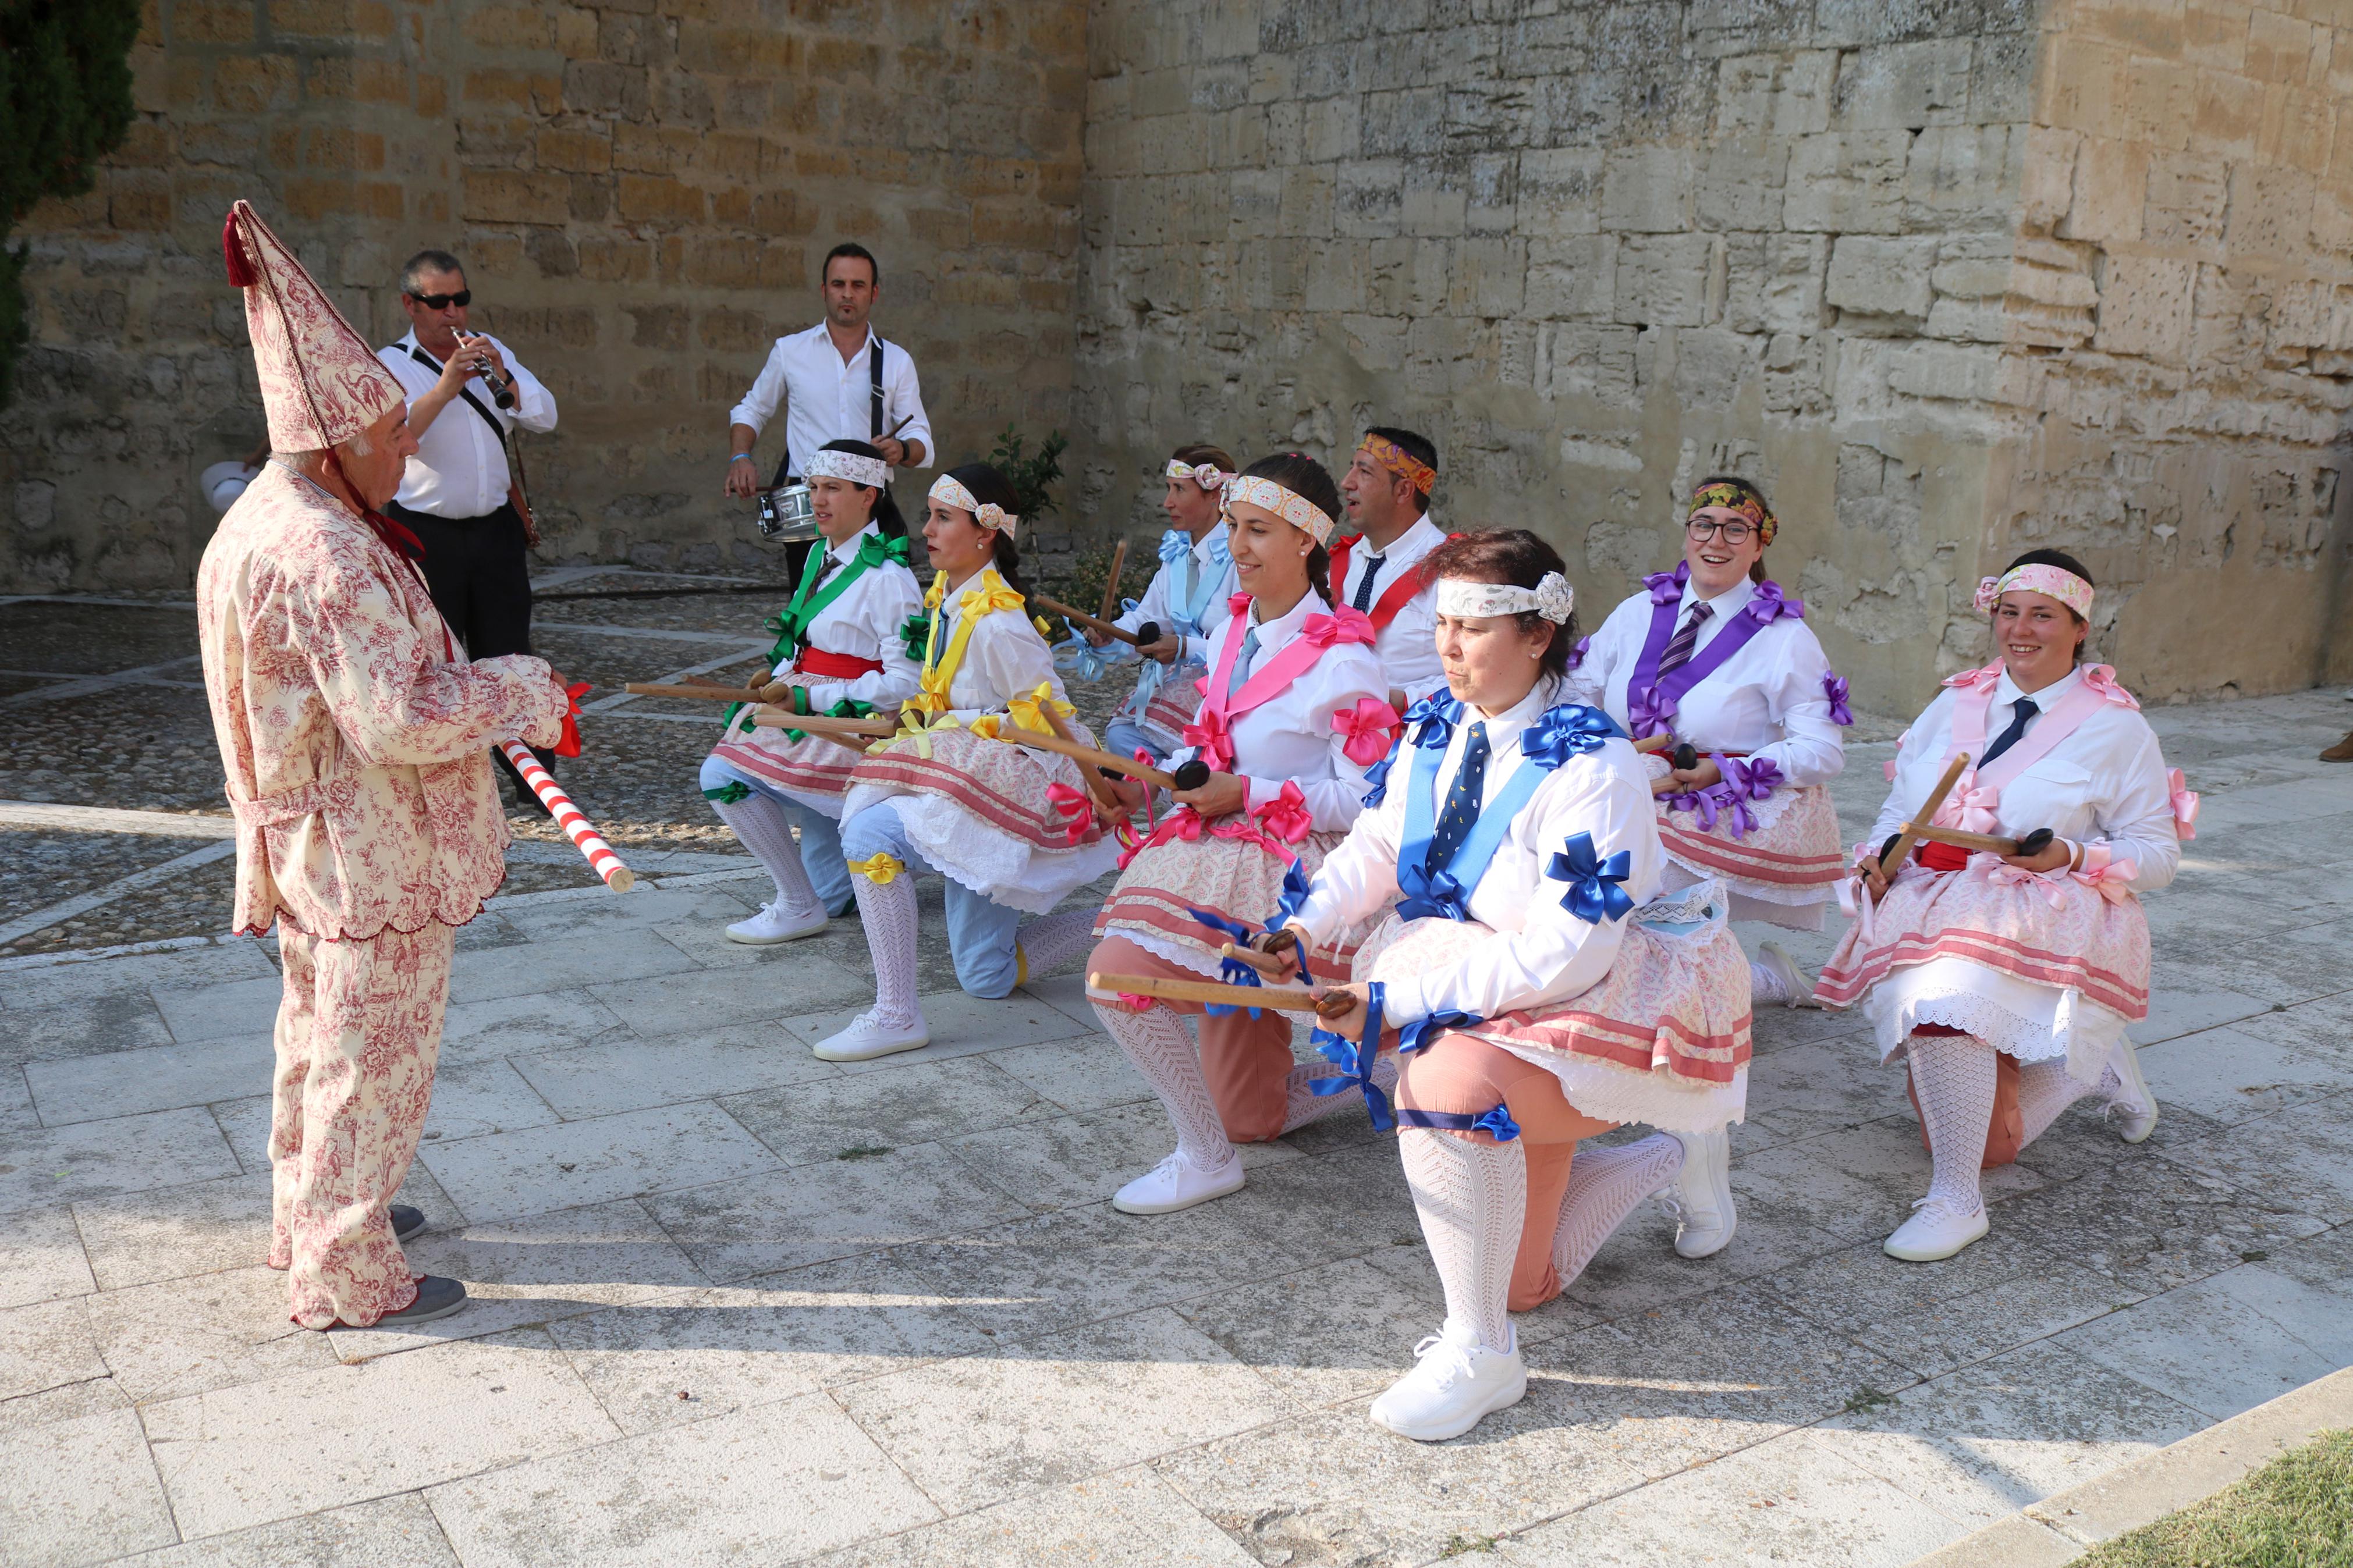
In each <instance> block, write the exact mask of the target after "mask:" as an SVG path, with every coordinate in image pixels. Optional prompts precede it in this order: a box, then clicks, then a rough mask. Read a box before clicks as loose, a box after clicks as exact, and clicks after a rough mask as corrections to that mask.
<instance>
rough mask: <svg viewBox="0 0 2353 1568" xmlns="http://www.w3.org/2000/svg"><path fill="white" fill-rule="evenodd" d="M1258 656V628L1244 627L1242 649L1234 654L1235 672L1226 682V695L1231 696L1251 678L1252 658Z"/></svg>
mask: <svg viewBox="0 0 2353 1568" xmlns="http://www.w3.org/2000/svg"><path fill="white" fill-rule="evenodd" d="M1257 657H1258V628H1257V627H1256V626H1244V627H1243V628H1242V646H1241V650H1240V652H1238V653H1236V654H1235V655H1234V673H1233V675H1232V677H1231V678H1230V679H1228V680H1227V682H1226V695H1227V696H1229V697H1231V696H1232V695H1233V694H1234V693H1235V692H1237V691H1240V689H1242V682H1244V681H1246V680H1248V679H1250V660H1251V659H1253V658H1257Z"/></svg>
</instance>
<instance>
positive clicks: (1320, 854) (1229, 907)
mask: <svg viewBox="0 0 2353 1568" xmlns="http://www.w3.org/2000/svg"><path fill="white" fill-rule="evenodd" d="M1220 820H1227V819H1223V818H1221V819H1220ZM1345 837H1347V835H1346V834H1345V833H1311V834H1309V835H1308V836H1307V837H1305V838H1303V839H1302V840H1300V841H1299V842H1298V843H1296V844H1294V845H1292V846H1291V849H1292V852H1293V854H1295V855H1297V856H1298V857H1299V864H1300V868H1301V869H1302V870H1303V872H1304V873H1305V874H1306V875H1307V876H1308V877H1309V878H1311V879H1312V878H1313V877H1314V875H1315V872H1316V870H1317V869H1318V868H1320V867H1322V866H1323V864H1324V856H1326V855H1328V854H1330V853H1331V852H1332V851H1333V850H1334V849H1335V848H1336V847H1338V846H1339V843H1340V840H1342V839H1343V838H1345ZM1285 869H1286V868H1285V867H1284V864H1283V862H1282V858H1281V857H1279V856H1277V855H1274V854H1272V853H1271V852H1269V851H1268V850H1267V848H1266V847H1265V846H1263V845H1261V844H1258V843H1254V842H1252V841H1251V840H1250V839H1247V838H1220V837H1218V836H1217V834H1216V832H1215V825H1214V824H1211V825H1208V826H1204V827H1203V828H1202V830H1201V837H1198V838H1193V839H1186V838H1177V839H1171V840H1170V841H1169V842H1167V843H1166V844H1154V845H1148V846H1146V847H1145V848H1143V849H1140V850H1138V851H1137V852H1136V856H1135V858H1134V859H1133V860H1130V861H1129V862H1128V863H1127V869H1126V870H1125V871H1123V872H1122V873H1120V879H1119V885H1118V886H1117V887H1115V888H1113V889H1112V892H1111V897H1110V898H1108V899H1106V900H1103V913H1101V914H1099V915H1097V916H1096V917H1095V935H1096V936H1098V937H1105V936H1124V937H1125V938H1127V940H1128V941H1130V942H1134V943H1135V944H1136V945H1137V946H1138V947H1141V948H1144V949H1146V950H1147V951H1149V952H1155V953H1158V954H1159V955H1160V956H1161V957H1163V958H1166V959H1167V960H1168V961H1169V962H1170V963H1181V964H1183V965H1184V966H1185V967H1186V968H1187V969H1192V970H1198V972H1199V973H1203V974H1205V975H1208V976H1209V977H1210V978H1211V979H1216V978H1217V977H1218V973H1219V969H1218V965H1219V957H1218V949H1219V947H1220V946H1222V945H1224V943H1225V942H1226V941H1227V938H1226V936H1225V933H1223V932H1221V931H1211V930H1210V929H1209V928H1208V927H1207V926H1205V925H1203V924H1202V923H1201V922H1200V921H1197V920H1195V919H1194V918H1193V916H1192V914H1191V913H1190V911H1191V910H1208V912H1209V913H1211V914H1213V915H1222V916H1224V917H1225V918H1226V919H1227V920H1229V921H1234V922H1236V923H1237V924H1240V925H1245V926H1248V927H1250V929H1251V930H1252V931H1258V930H1261V929H1263V928H1264V926H1265V925H1266V922H1267V921H1270V920H1271V919H1272V918H1273V917H1274V912H1275V909H1276V907H1277V905H1278V904H1279V903H1280V902H1281V900H1282V877H1283V872H1284V870H1285ZM1361 935H1362V933H1361V932H1360V931H1346V932H1343V933H1342V934H1341V937H1340V939H1339V941H1338V942H1336V943H1335V945H1333V946H1331V947H1319V948H1316V949H1314V950H1313V951H1312V952H1309V953H1308V955H1307V963H1308V966H1309V967H1310V968H1311V969H1313V970H1314V972H1315V973H1316V974H1317V975H1318V976H1323V975H1337V974H1345V973H1348V964H1349V962H1350V961H1351V960H1352V959H1354V958H1355V957H1356V943H1357V939H1358V938H1359V937H1360V936H1361Z"/></svg>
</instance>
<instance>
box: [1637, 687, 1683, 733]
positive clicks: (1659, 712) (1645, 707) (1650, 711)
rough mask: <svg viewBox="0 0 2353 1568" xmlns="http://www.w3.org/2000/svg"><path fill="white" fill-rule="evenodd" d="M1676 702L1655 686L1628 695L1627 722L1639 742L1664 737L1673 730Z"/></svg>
mask: <svg viewBox="0 0 2353 1568" xmlns="http://www.w3.org/2000/svg"><path fill="white" fill-rule="evenodd" d="M1674 719H1675V700H1674V699H1673V698H1672V697H1670V696H1668V695H1667V694H1666V693H1665V692H1663V691H1661V690H1660V689H1658V688H1657V687H1655V686H1645V687H1643V688H1641V689H1640V690H1636V691H1629V692H1628V693H1627V694H1626V721H1627V725H1628V727H1629V728H1630V729H1631V730H1632V731H1634V738H1635V739H1636V740H1638V741H1642V740H1648V739H1649V738H1650V737H1651V736H1652V735H1664V734H1666V733H1668V732H1669V731H1672V730H1673V728H1674Z"/></svg>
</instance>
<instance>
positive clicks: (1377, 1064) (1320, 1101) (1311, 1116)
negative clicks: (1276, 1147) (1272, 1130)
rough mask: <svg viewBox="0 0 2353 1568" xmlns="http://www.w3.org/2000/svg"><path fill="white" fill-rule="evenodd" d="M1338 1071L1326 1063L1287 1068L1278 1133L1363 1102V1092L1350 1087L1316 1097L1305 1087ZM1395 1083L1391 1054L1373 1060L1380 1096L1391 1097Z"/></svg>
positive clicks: (1396, 1073)
mask: <svg viewBox="0 0 2353 1568" xmlns="http://www.w3.org/2000/svg"><path fill="white" fill-rule="evenodd" d="M1339 1070H1340V1069H1339V1068H1335V1067H1333V1066H1332V1065H1331V1064H1329V1063H1328V1062H1301V1063H1300V1064H1299V1065H1298V1066H1297V1067H1295V1068H1292V1069H1291V1077H1290V1078H1289V1079H1286V1080H1285V1081H1284V1089H1285V1092H1286V1093H1287V1094H1288V1096H1289V1101H1288V1103H1287V1104H1286V1105H1285V1106H1284V1108H1283V1112H1282V1130H1283V1131H1285V1132H1296V1131H1299V1130H1300V1129H1301V1128H1303V1127H1304V1126H1306V1125H1307V1124H1308V1123H1309V1122H1311V1121H1322V1120H1324V1118H1325V1117H1327V1116H1329V1115H1331V1114H1332V1113H1333V1112H1334V1111H1335V1110H1346V1109H1347V1108H1348V1107H1349V1106H1352V1105H1362V1104H1364V1103H1365V1097H1364V1094H1363V1092H1362V1091H1361V1090H1359V1089H1357V1088H1356V1085H1354V1084H1350V1085H1349V1086H1348V1087H1347V1088H1345V1089H1342V1090H1340V1091H1339V1092H1338V1093H1337V1094H1318V1093H1316V1092H1315V1091H1314V1089H1310V1088H1308V1087H1307V1086H1308V1085H1309V1084H1311V1083H1313V1082H1314V1081H1315V1080H1316V1079H1320V1078H1331V1077H1333V1076H1334V1075H1335V1074H1336V1073H1338V1072H1339ZM1397 1080H1398V1062H1397V1057H1396V1055H1395V1053H1391V1054H1389V1055H1388V1056H1384V1057H1380V1058H1377V1059H1376V1060H1375V1061H1374V1063H1373V1082H1374V1084H1375V1085H1377V1087H1378V1088H1379V1089H1380V1091H1381V1092H1382V1093H1383V1094H1388V1095H1392V1096H1394V1094H1395V1091H1396V1089H1397Z"/></svg>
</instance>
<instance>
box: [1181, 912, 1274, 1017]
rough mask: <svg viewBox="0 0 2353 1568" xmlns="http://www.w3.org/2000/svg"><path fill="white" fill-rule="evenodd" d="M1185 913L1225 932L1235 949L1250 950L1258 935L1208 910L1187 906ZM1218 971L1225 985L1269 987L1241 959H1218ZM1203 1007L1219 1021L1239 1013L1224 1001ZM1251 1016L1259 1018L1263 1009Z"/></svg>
mask: <svg viewBox="0 0 2353 1568" xmlns="http://www.w3.org/2000/svg"><path fill="white" fill-rule="evenodd" d="M1185 912H1186V913H1187V914H1188V915H1191V916H1192V917H1193V918H1194V919H1195V920H1197V921H1200V922H1201V923H1202V924H1203V925H1205V926H1208V928H1209V929H1210V930H1211V931H1221V932H1223V933H1224V935H1225V937H1226V940H1227V941H1229V942H1232V943H1233V944H1234V945H1235V946H1236V947H1248V946H1249V945H1250V938H1251V937H1253V936H1255V935H1257V934H1258V933H1257V932H1255V931H1251V930H1250V927H1248V926H1246V925H1243V924H1242V923H1241V922H1240V921H1229V920H1228V919H1226V917H1225V916H1223V915H1216V914H1211V913H1210V912H1209V911H1208V910H1197V909H1195V908H1193V907H1192V906H1191V905H1190V904H1187V905H1186V906H1185ZM1218 971H1219V973H1220V974H1221V975H1223V976H1224V978H1225V981H1226V984H1229V985H1258V986H1263V985H1265V984H1266V982H1265V981H1263V980H1261V979H1260V978H1259V973H1258V971H1257V970H1255V969H1253V968H1251V967H1250V965H1249V964H1247V963H1243V962H1242V961H1241V960H1240V959H1239V958H1221V959H1219V961H1218ZM1202 1009H1203V1010H1204V1011H1205V1012H1207V1013H1208V1014H1209V1015H1210V1016H1213V1017H1219V1018H1222V1017H1224V1016H1226V1015H1227V1014H1229V1013H1233V1012H1239V1011H1240V1009H1239V1008H1237V1007H1235V1006H1233V1005H1231V1004H1229V1003H1225V1002H1205V1003H1203V1004H1202ZM1250 1016H1251V1017H1253V1018H1255V1017H1258V1016H1260V1009H1258V1008H1256V1007H1252V1008H1251V1009H1250Z"/></svg>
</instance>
